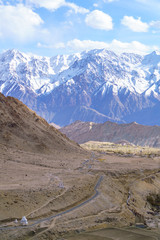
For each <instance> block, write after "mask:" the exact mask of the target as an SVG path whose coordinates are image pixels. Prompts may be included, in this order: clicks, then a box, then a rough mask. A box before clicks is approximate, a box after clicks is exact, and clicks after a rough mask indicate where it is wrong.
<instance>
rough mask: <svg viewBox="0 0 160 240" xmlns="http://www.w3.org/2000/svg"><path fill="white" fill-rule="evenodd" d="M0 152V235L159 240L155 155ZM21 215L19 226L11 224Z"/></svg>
mask: <svg viewBox="0 0 160 240" xmlns="http://www.w3.org/2000/svg"><path fill="white" fill-rule="evenodd" d="M0 154H1V160H0V196H1V197H0V209H1V210H0V239H1V240H4V239H6V240H7V239H13V240H14V239H16V240H18V239H37V240H41V239H68V240H71V239H77V240H78V239H79V240H83V239H88V240H92V239H95V236H96V239H97V240H98V239H99V240H101V239H104V240H112V239H113V240H114V239H116V237H117V236H121V238H119V239H123V240H125V238H126V239H127V236H130V237H131V238H130V239H133V240H135V239H136V240H140V239H144V236H146V237H145V239H146V240H147V239H150V240H152V238H153V239H157V240H158V239H160V238H159V236H160V158H159V157H153V158H147V157H137V156H136V157H125V156H118V155H117V154H106V153H104V154H102V153H92V152H88V153H86V154H85V155H78V154H77V155H75V156H73V155H72V157H71V155H67V154H66V155H65V154H64V155H63V156H62V155H60V154H57V155H54V157H53V155H47V154H37V153H29V152H24V151H20V150H15V149H13V148H6V147H5V146H1V152H0ZM55 156H57V157H55ZM97 183H98V185H97ZM61 213H63V214H61ZM22 216H26V217H27V219H28V226H26V227H23V228H22V227H19V226H20V224H19V223H18V224H15V223H14V220H15V219H18V222H19V221H20V219H21V218H22ZM53 216H55V217H53ZM42 220H44V221H42ZM136 224H141V225H142V226H147V229H146V230H143V229H142V230H141V229H139V230H138V229H137V228H134V227H135V225H136ZM128 226H132V227H130V228H127V227H128ZM113 228H114V229H113ZM98 229H103V230H98ZM149 229H150V230H149ZM154 229H155V230H154ZM95 230H97V231H95ZM88 231H92V232H88ZM75 233H76V235H74V234H75ZM78 233H80V234H78ZM68 234H69V235H70V236H69V235H68ZM77 234H78V235H77ZM127 234H128V235H127ZM72 235H74V237H72ZM75 236H76V238H75ZM142 236H143V238H142Z"/></svg>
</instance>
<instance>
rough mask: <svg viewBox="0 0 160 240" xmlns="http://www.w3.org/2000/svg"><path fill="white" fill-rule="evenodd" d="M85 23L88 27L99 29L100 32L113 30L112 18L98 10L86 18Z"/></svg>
mask: <svg viewBox="0 0 160 240" xmlns="http://www.w3.org/2000/svg"><path fill="white" fill-rule="evenodd" d="M85 22H86V24H87V25H88V26H90V27H92V28H95V29H101V30H106V31H108V30H111V29H113V23H112V18H111V17H110V16H109V15H108V14H106V13H104V12H102V11H99V10H94V11H92V12H91V13H89V14H88V15H87V16H86V19H85Z"/></svg>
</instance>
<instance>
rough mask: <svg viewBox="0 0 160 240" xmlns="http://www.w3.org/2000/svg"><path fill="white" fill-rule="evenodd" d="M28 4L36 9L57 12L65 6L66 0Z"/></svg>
mask: <svg viewBox="0 0 160 240" xmlns="http://www.w3.org/2000/svg"><path fill="white" fill-rule="evenodd" d="M27 4H33V5H35V6H36V7H43V8H47V9H48V10H51V11H55V10H56V9H58V8H60V7H62V6H63V5H64V4H65V0H28V1H27Z"/></svg>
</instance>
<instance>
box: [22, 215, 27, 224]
mask: <svg viewBox="0 0 160 240" xmlns="http://www.w3.org/2000/svg"><path fill="white" fill-rule="evenodd" d="M21 224H22V225H28V221H27V218H26V217H25V216H23V217H22V219H21Z"/></svg>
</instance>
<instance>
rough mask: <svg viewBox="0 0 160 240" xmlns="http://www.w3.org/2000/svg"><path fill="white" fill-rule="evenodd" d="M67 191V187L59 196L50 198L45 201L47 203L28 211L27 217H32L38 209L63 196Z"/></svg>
mask: <svg viewBox="0 0 160 240" xmlns="http://www.w3.org/2000/svg"><path fill="white" fill-rule="evenodd" d="M66 192H67V189H65V190H64V191H63V192H62V193H61V194H59V195H58V196H56V197H54V198H51V199H50V200H48V201H47V202H45V204H43V205H41V206H40V207H39V208H37V209H35V210H33V211H32V212H30V213H28V214H27V215H26V217H30V216H31V215H32V214H33V213H36V212H37V211H39V210H41V209H42V208H44V207H46V206H47V205H48V204H49V203H51V202H52V201H53V200H55V199H57V198H59V197H61V196H63V195H64V194H65V193H66Z"/></svg>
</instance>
